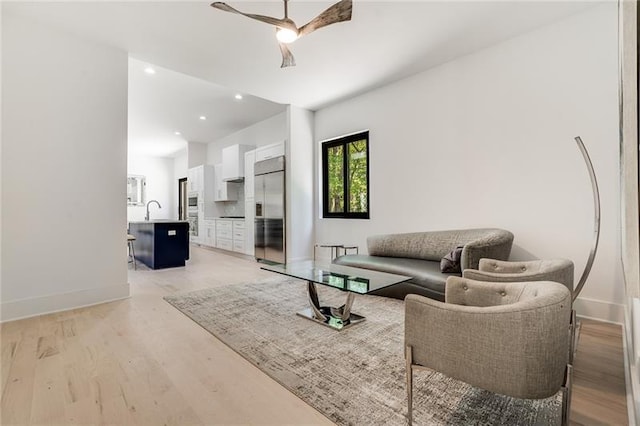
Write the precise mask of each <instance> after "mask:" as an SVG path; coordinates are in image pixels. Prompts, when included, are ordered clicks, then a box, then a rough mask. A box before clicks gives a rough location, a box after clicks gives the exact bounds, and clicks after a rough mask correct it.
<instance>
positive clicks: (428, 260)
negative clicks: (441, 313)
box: [333, 228, 513, 301]
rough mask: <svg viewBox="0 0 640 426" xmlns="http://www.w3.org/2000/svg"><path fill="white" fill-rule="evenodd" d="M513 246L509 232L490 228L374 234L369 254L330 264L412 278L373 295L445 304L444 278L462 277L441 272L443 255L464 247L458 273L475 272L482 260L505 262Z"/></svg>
mask: <svg viewBox="0 0 640 426" xmlns="http://www.w3.org/2000/svg"><path fill="white" fill-rule="evenodd" d="M512 243H513V234H512V233H511V232H509V231H505V230H503V229H493V228H491V229H459V230H450V231H433V232H414V233H408V234H388V235H375V236H371V237H369V238H367V247H368V251H369V254H368V255H357V254H349V255H345V256H340V257H338V258H337V259H335V260H334V261H333V263H337V264H340V265H346V266H353V267H356V268H364V269H372V270H376V271H382V272H389V273H392V274H400V275H408V276H411V277H413V278H412V279H411V280H409V281H407V282H404V283H401V284H396V285H394V286H390V287H386V288H383V289H381V290H378V291H377V292H375V293H373V294H377V295H379V296H386V297H393V298H396V299H404V298H405V296H406V295H407V294H419V295H422V296H426V297H429V298H431V299H435V300H440V301H444V294H445V292H444V288H445V282H446V280H447V278H448V277H449V276H461V275H462V273H461V272H460V273H443V272H440V260H441V259H442V258H443V257H444V256H445V255H447V254H448V253H449V252H451V251H452V250H454V249H455V248H456V247H459V246H463V249H462V258H461V259H460V266H461V270H465V269H477V268H478V264H479V262H480V259H481V258H484V257H486V258H491V259H498V260H507V259H508V258H509V253H510V252H511V244H512Z"/></svg>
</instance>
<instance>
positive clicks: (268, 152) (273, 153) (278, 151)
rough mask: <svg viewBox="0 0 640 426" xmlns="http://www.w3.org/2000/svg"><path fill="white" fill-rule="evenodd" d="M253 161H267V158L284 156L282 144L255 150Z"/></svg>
mask: <svg viewBox="0 0 640 426" xmlns="http://www.w3.org/2000/svg"><path fill="white" fill-rule="evenodd" d="M255 151H256V158H255V161H262V160H268V159H269V158H275V157H280V156H282V155H284V142H278V143H274V144H271V145H265V146H261V147H258V148H256V150H255Z"/></svg>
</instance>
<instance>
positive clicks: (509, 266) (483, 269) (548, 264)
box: [462, 259, 573, 293]
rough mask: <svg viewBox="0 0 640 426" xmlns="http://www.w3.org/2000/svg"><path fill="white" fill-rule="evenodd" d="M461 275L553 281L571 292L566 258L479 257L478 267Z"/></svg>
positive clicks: (487, 279) (487, 278)
mask: <svg viewBox="0 0 640 426" xmlns="http://www.w3.org/2000/svg"><path fill="white" fill-rule="evenodd" d="M462 276H463V277H465V278H470V279H472V280H480V281H498V282H514V281H554V282H557V283H560V284H564V285H565V286H566V287H567V288H568V289H569V291H570V292H572V293H573V262H572V261H570V260H568V259H550V260H528V261H521V262H512V261H505V260H495V259H480V262H479V263H478V269H477V270H475V269H465V270H464V271H463V272H462Z"/></svg>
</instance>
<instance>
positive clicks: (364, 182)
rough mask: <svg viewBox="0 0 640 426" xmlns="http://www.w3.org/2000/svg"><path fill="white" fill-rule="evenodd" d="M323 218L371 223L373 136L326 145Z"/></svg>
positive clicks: (366, 134) (356, 136) (358, 135)
mask: <svg viewBox="0 0 640 426" xmlns="http://www.w3.org/2000/svg"><path fill="white" fill-rule="evenodd" d="M322 200H323V202H322V217H325V218H343V219H369V132H368V131H365V132H360V133H356V134H352V135H347V136H343V137H340V138H337V139H332V140H329V141H326V142H323V143H322Z"/></svg>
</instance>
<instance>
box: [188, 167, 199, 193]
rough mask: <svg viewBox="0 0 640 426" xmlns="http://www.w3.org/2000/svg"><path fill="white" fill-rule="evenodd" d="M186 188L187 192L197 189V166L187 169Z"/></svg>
mask: <svg viewBox="0 0 640 426" xmlns="http://www.w3.org/2000/svg"><path fill="white" fill-rule="evenodd" d="M187 188H188V189H187V190H188V192H197V191H198V170H197V167H194V168H192V169H189V170H187Z"/></svg>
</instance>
